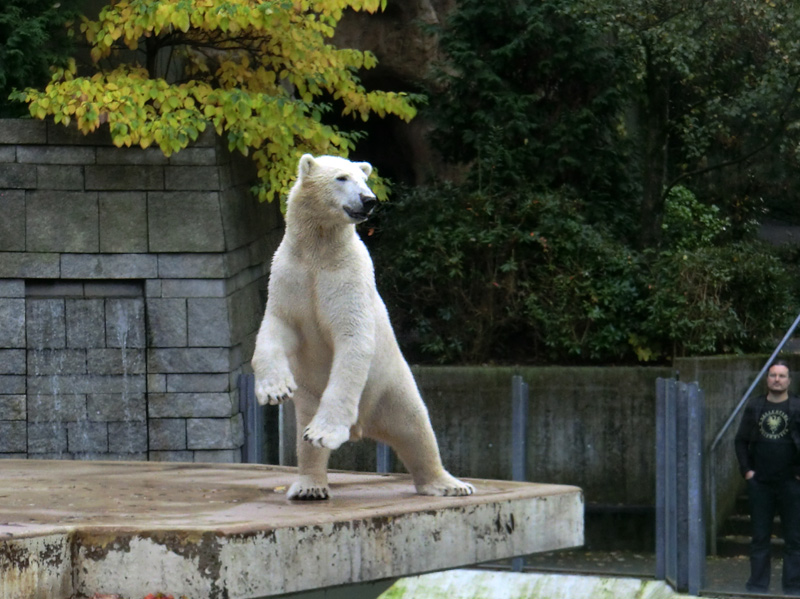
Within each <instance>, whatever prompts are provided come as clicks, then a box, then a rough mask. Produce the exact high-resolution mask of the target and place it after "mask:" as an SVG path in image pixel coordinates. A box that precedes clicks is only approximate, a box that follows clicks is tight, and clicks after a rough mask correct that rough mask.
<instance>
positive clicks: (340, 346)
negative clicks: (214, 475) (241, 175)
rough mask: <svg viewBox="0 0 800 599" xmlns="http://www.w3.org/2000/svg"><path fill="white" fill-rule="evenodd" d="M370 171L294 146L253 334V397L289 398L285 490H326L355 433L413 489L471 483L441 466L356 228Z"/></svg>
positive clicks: (366, 209) (455, 490)
mask: <svg viewBox="0 0 800 599" xmlns="http://www.w3.org/2000/svg"><path fill="white" fill-rule="evenodd" d="M371 172H372V166H371V165H370V164H369V163H367V162H351V161H350V160H347V159H345V158H339V157H336V156H319V157H316V158H315V157H313V156H311V155H310V154H305V155H304V156H303V157H302V158H300V163H299V166H298V174H297V180H296V182H295V183H294V185H293V187H292V189H291V191H290V193H289V198H288V201H287V204H286V230H285V233H284V237H283V240H282V241H281V243H280V246H279V247H278V249H277V250H276V252H275V255H274V257H273V259H272V270H271V272H270V278H269V296H268V300H267V307H266V311H265V314H264V319H263V321H262V323H261V327H260V329H259V332H258V336H257V337H256V346H255V351H254V354H253V360H252V367H253V371H254V373H255V378H256V383H255V390H256V397H257V398H258V401H259V403H260V404H261V405H264V404H267V403H269V404H278V403H281V402H283V401H285V400H287V399H290V398H291V399H292V400H293V401H294V404H295V412H296V415H297V431H298V438H297V457H298V467H299V468H298V470H299V476H298V479H297V481H296V482H294V484H292V486H291V487H290V488H289V491H288V497H289V498H290V499H327V498H328V496H329V494H330V490H329V487H328V475H327V468H328V458H329V456H330V452H331V450H333V449H336V448H338V447H339V446H340V445H342V443H344V442H345V441H348V440H356V439H359V438H361V437H362V436H364V437H369V438H372V439H375V440H378V441H382V442H384V443H387V444H388V445H389V446H391V447H392V448H393V449H394V450H395V452H396V453H397V455H398V457H399V458H400V459H401V460H402V461H403V463H404V464H405V466H406V468H407V469H408V471H409V472H410V473H411V476H412V479H413V481H414V485H415V487H416V490H417V492H418V493H420V494H422V495H470V494H472V493H473V492H474V487H473V486H472V485H470V484H468V483H465V482H462V481H459V480H457V479H456V478H454V477H453V476H451V475H450V474H449V473H448V472H447V471H446V470H445V469H444V468H443V467H442V462H441V458H440V455H439V448H438V446H437V444H436V438H435V436H434V433H433V429H432V428H431V423H430V419H429V417H428V411H427V409H426V407H425V404H424V403H423V402H422V398H421V397H420V394H419V391H418V390H417V385H416V383H415V382H414V378H413V376H412V374H411V370H410V368H409V367H408V364H407V363H406V361H405V359H404V358H403V356H402V354H401V353H400V348H399V347H398V345H397V340H396V339H395V335H394V331H393V330H392V327H391V324H390V323H389V316H388V314H387V312H386V307H385V306H384V303H383V300H382V299H381V297H380V296H379V295H378V291H377V289H376V287H375V275H374V272H373V266H372V260H371V259H370V256H369V253H368V252H367V249H366V247H365V246H364V243H363V242H362V241H361V239H360V238H359V236H358V234H357V233H356V228H355V225H356V224H357V223H360V222H363V221H365V220H366V219H367V218H368V217H369V215H370V213H371V212H372V210H373V208H374V207H375V205H376V204H377V200H376V198H375V195H374V194H373V193H372V191H371V190H370V188H369V187H368V186H367V183H366V181H367V178H368V177H369V175H370V173H371ZM300 431H302V435H301V434H300Z"/></svg>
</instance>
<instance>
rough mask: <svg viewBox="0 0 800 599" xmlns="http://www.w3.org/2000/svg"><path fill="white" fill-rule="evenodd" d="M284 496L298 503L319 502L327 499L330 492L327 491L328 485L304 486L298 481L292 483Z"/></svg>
mask: <svg viewBox="0 0 800 599" xmlns="http://www.w3.org/2000/svg"><path fill="white" fill-rule="evenodd" d="M286 496H287V497H288V498H289V499H297V500H300V501H320V500H323V499H328V498H329V497H330V496H331V492H330V489H328V485H306V484H303V483H301V482H300V481H298V482H296V483H292V486H291V487H289V492H288V493H286Z"/></svg>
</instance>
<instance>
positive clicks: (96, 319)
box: [66, 299, 106, 348]
mask: <svg viewBox="0 0 800 599" xmlns="http://www.w3.org/2000/svg"><path fill="white" fill-rule="evenodd" d="M66 309H67V347H83V348H86V347H104V346H105V344H106V332H105V327H104V326H103V319H104V316H105V304H104V302H103V300H101V299H67V300H66Z"/></svg>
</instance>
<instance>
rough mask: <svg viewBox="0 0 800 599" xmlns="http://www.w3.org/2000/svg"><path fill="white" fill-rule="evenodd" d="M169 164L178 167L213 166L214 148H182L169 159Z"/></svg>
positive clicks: (214, 161) (215, 157)
mask: <svg viewBox="0 0 800 599" xmlns="http://www.w3.org/2000/svg"><path fill="white" fill-rule="evenodd" d="M169 163H170V164H173V165H178V166H214V165H216V164H217V151H216V149H215V148H184V149H183V150H181V151H180V152H177V153H175V154H173V155H172V156H170V157H169Z"/></svg>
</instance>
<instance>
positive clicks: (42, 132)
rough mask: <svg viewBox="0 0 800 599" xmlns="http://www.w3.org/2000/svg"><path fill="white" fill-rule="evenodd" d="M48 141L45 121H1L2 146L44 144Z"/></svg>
mask: <svg viewBox="0 0 800 599" xmlns="http://www.w3.org/2000/svg"><path fill="white" fill-rule="evenodd" d="M46 141H47V129H46V126H45V123H44V121H39V120H32V119H0V144H43V143H45V142H46Z"/></svg>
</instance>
